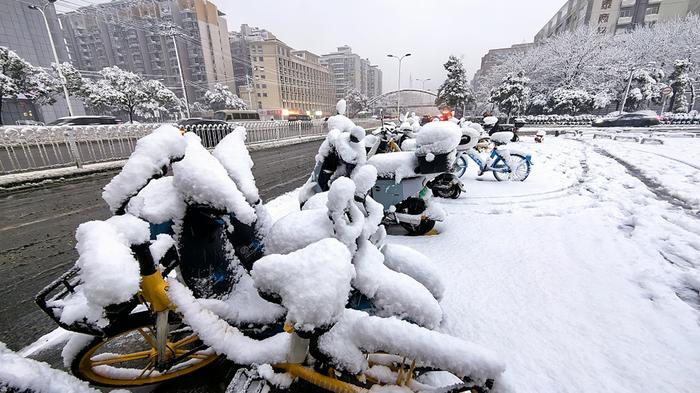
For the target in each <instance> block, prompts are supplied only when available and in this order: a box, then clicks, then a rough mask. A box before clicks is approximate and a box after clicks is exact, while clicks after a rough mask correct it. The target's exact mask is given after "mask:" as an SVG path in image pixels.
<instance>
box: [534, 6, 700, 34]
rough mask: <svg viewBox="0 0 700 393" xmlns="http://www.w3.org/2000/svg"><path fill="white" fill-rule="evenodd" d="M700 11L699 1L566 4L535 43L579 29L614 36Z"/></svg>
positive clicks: (541, 30) (541, 31)
mask: <svg viewBox="0 0 700 393" xmlns="http://www.w3.org/2000/svg"><path fill="white" fill-rule="evenodd" d="M699 10H700V0H569V1H567V2H566V3H565V4H564V5H563V6H562V7H561V8H560V9H559V11H558V12H557V13H556V14H555V15H554V16H553V17H552V18H551V19H550V20H549V22H547V24H545V25H544V27H542V29H540V31H539V32H538V33H537V35H535V42H540V41H542V40H544V39H546V38H547V37H551V36H552V35H556V34H559V33H561V32H564V31H570V30H574V29H576V28H577V27H579V26H583V25H588V26H594V27H596V29H597V30H598V31H599V32H601V33H606V34H615V33H620V32H624V31H626V30H628V29H631V28H634V26H649V25H653V24H655V23H657V22H661V21H668V20H673V19H674V18H677V17H682V16H685V15H687V14H689V13H691V12H695V13H697V12H698V11H699Z"/></svg>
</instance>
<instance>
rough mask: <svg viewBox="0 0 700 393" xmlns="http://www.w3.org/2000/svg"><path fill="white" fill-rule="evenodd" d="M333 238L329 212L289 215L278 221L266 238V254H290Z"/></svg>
mask: <svg viewBox="0 0 700 393" xmlns="http://www.w3.org/2000/svg"><path fill="white" fill-rule="evenodd" d="M328 237H333V223H332V222H331V220H329V219H328V210H326V209H325V207H324V208H322V209H310V210H302V211H299V212H295V213H293V214H288V215H286V216H284V217H282V218H280V219H279V220H277V221H276V222H275V223H274V224H273V225H272V228H271V229H270V232H269V234H268V235H267V237H266V238H265V253H266V254H288V253H290V252H292V251H296V250H299V249H302V248H304V247H306V246H308V245H309V244H311V243H315V242H317V241H319V240H321V239H325V238H328Z"/></svg>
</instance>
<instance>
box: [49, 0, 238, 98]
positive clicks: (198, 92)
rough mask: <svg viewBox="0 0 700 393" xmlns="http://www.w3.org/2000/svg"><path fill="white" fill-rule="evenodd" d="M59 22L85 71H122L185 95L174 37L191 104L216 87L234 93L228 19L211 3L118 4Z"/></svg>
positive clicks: (154, 0)
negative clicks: (107, 69) (130, 72)
mask: <svg viewBox="0 0 700 393" xmlns="http://www.w3.org/2000/svg"><path fill="white" fill-rule="evenodd" d="M59 18H60V19H61V23H62V26H63V30H64V35H65V38H66V42H67V45H68V49H69V52H70V55H71V57H72V59H73V64H74V65H75V66H76V67H77V68H78V69H80V70H85V71H87V72H97V71H100V70H101V69H102V68H104V67H111V66H118V67H119V68H122V69H125V70H129V71H132V72H134V73H137V74H140V75H142V76H144V77H145V78H149V79H158V80H160V81H162V82H163V83H164V84H165V85H166V86H167V87H169V88H170V89H172V90H173V91H174V92H175V93H176V94H177V95H178V96H182V92H181V88H180V74H179V71H178V64H177V58H176V54H175V46H174V45H175V44H174V43H173V38H172V37H173V36H174V37H175V40H176V42H177V48H178V52H179V56H180V60H181V62H182V70H183V74H184V78H185V81H186V90H187V94H188V98H189V100H190V102H192V101H197V100H200V99H201V98H202V96H203V95H204V93H205V92H206V90H208V89H211V88H212V87H213V86H214V84H215V83H221V84H225V85H228V86H229V88H231V89H233V88H234V83H233V81H234V73H233V66H232V64H231V50H230V46H229V39H228V26H227V23H226V19H225V15H224V14H223V13H222V12H221V11H219V10H218V9H217V7H216V6H215V5H214V4H213V3H212V2H210V1H208V0H118V1H113V2H110V3H104V4H95V5H91V6H88V7H82V8H79V9H78V10H77V11H74V12H68V13H66V14H62V15H60V16H59Z"/></svg>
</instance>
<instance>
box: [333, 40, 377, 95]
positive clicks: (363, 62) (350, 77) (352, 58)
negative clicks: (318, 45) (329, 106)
mask: <svg viewBox="0 0 700 393" xmlns="http://www.w3.org/2000/svg"><path fill="white" fill-rule="evenodd" d="M321 64H324V65H326V66H327V67H328V69H329V70H330V72H331V76H332V78H333V84H334V86H335V87H334V94H335V99H336V100H339V99H341V98H344V97H345V96H347V94H348V92H349V91H350V90H357V91H359V92H360V93H362V94H364V95H366V96H369V97H373V96H375V95H377V94H376V92H377V91H379V92H381V82H380V83H379V84H378V85H377V84H376V83H373V85H374V88H373V91H370V88H369V85H370V83H371V82H370V77H371V75H370V73H373V74H375V75H376V71H379V75H380V76H381V70H379V68H378V67H377V66H372V65H371V64H370V62H369V60H368V59H363V58H361V57H360V55H358V54H356V53H353V52H352V48H350V47H349V46H347V45H344V46H341V47H339V48H338V50H337V51H336V52H333V53H329V54H325V55H323V56H321ZM372 67H375V68H376V70H372ZM380 79H381V78H380ZM377 86H378V87H379V89H378V90H377V89H376V87H377ZM379 94H381V93H379Z"/></svg>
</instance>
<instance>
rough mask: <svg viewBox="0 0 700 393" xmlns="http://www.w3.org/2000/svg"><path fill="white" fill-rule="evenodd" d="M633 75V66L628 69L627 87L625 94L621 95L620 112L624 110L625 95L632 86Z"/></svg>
mask: <svg viewBox="0 0 700 393" xmlns="http://www.w3.org/2000/svg"><path fill="white" fill-rule="evenodd" d="M633 76H634V67H632V68H631V69H630V77H629V80H628V81H627V88H626V89H625V95H624V96H623V97H622V106H621V107H620V113H622V112H624V111H625V104H627V95H629V93H630V87H631V86H632V77H633Z"/></svg>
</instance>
